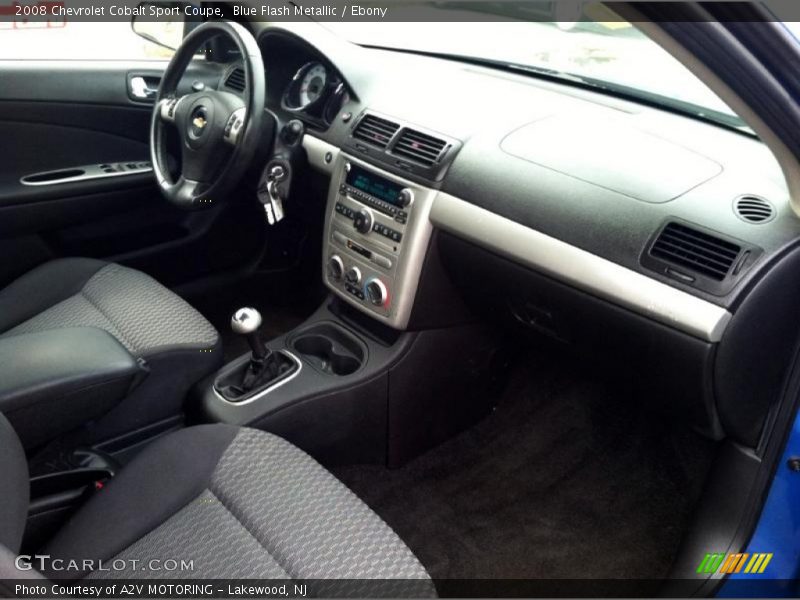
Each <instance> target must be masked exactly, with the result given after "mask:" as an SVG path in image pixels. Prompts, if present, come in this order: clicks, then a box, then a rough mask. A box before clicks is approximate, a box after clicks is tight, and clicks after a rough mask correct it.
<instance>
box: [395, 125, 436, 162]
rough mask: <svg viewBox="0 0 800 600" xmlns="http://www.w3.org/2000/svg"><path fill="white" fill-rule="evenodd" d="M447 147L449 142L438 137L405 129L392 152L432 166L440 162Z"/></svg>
mask: <svg viewBox="0 0 800 600" xmlns="http://www.w3.org/2000/svg"><path fill="white" fill-rule="evenodd" d="M446 145H447V142H445V141H444V140H442V139H439V138H437V137H433V136H431V135H428V134H426V133H422V132H421V131H416V130H414V129H404V130H403V131H402V132H401V133H400V137H399V138H398V139H397V143H396V144H395V145H394V148H392V152H393V153H394V154H397V155H399V156H403V157H405V158H410V159H412V160H415V161H417V162H419V163H422V164H423V165H428V166H430V165H433V164H436V163H437V162H438V161H439V157H440V156H441V154H442V151H443V150H444V148H445V146H446Z"/></svg>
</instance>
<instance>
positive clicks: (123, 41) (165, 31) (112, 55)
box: [0, 0, 184, 60]
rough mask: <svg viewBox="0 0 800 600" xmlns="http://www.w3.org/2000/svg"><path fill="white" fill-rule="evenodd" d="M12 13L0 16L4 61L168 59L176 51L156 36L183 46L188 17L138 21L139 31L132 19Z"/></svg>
mask: <svg viewBox="0 0 800 600" xmlns="http://www.w3.org/2000/svg"><path fill="white" fill-rule="evenodd" d="M2 4H3V0H0V5H2ZM16 4H17V3H16V2H14V3H12V8H13V7H14V6H15V5H16ZM42 4H47V3H45V2H42V3H39V5H42ZM30 6H36V4H31V5H30ZM11 18H12V19H13V20H9V19H7V18H4V19H1V20H0V60H9V59H11V60H20V59H21V60H164V59H169V58H171V57H172V55H173V54H174V51H173V50H171V49H170V48H167V47H165V46H164V45H160V44H157V43H155V42H154V41H151V40H159V41H161V42H162V43H164V42H167V43H169V45H170V46H171V47H173V48H177V47H178V46H179V45H180V42H181V40H182V38H183V26H184V21H183V19H175V20H174V21H169V20H161V21H148V22H141V23H137V24H136V31H134V30H133V28H132V27H131V23H130V22H129V21H103V22H93V23H89V22H84V21H70V20H69V19H68V18H66V17H58V16H52V15H47V16H44V17H42V16H37V15H28V16H24V15H23V16H16V15H12V17H11Z"/></svg>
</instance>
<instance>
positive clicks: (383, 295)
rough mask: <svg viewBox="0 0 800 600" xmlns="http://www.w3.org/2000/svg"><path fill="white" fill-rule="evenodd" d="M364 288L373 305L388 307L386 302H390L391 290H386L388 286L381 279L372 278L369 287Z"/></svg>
mask: <svg viewBox="0 0 800 600" xmlns="http://www.w3.org/2000/svg"><path fill="white" fill-rule="evenodd" d="M364 287H365V291H366V293H367V298H368V299H369V301H370V302H371V303H372V304H374V305H375V306H386V302H387V301H388V300H389V290H387V289H386V285H385V284H384V283H383V282H382V281H381V280H380V279H377V278H372V279H370V280H369V281H367V285H366V286H364Z"/></svg>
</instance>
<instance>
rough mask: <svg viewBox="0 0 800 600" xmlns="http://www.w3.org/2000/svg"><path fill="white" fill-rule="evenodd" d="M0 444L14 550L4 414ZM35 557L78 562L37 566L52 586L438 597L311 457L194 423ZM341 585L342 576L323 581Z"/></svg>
mask: <svg viewBox="0 0 800 600" xmlns="http://www.w3.org/2000/svg"><path fill="white" fill-rule="evenodd" d="M0 444H1V445H0V449H2V458H0V461H3V462H5V463H6V464H3V465H0V466H2V467H3V470H4V473H8V475H9V479H8V480H7V485H4V486H3V487H2V489H0V502H2V503H3V505H4V506H7V507H8V510H7V511H4V512H5V515H4V516H3V517H0V543H1V544H2V545H5V546H6V548H7V549H9V550H11V552H12V553H13V552H17V551H18V548H19V543H20V537H21V533H22V528H21V525H20V523H21V522H22V521H24V514H25V512H24V511H25V509H26V507H27V484H28V482H27V479H26V469H25V466H24V462H23V463H22V466H20V462H21V461H24V456H23V455H22V451H21V449H20V448H19V443H18V441H17V440H16V439H15V438H14V436H13V431H12V430H11V428H10V426H9V425H8V422H7V421H6V420H5V418H3V417H2V415H0ZM0 550H1V549H0ZM39 554H44V555H50V557H51V559H53V560H54V559H64V563H63V564H67V563H69V561H75V562H74V563H73V564H76V565H78V566H79V567H80V569H81V570H68V571H64V570H49V571H48V570H46V569H45V570H44V572H43V575H44V576H47V577H50V578H58V579H60V580H61V579H80V578H121V579H133V578H136V579H141V578H155V579H164V578H181V579H201V578H202V579H242V578H251V579H252V578H258V579H294V580H297V579H302V580H324V581H311V582H309V586H310V588H311V591H312V592H313V593H315V594H316V595H324V596H329V595H335V596H340V595H345V596H347V595H358V596H361V597H364V596H373V595H375V596H377V595H383V596H406V595H415V596H419V595H427V596H430V595H433V594H434V588H433V585H432V582H431V581H430V578H429V575H428V574H427V572H426V571H425V569H424V567H423V566H422V565H421V564H420V563H419V561H418V560H417V558H416V557H415V556H414V554H413V553H412V552H411V550H409V548H408V547H407V546H406V545H405V544H404V543H403V542H402V541H401V540H400V538H398V537H397V535H396V534H395V533H394V531H392V529H391V528H389V526H388V525H386V523H384V522H383V521H382V520H381V519H380V517H378V516H377V515H376V514H375V513H374V512H373V511H372V510H371V509H370V508H368V507H367V506H366V504H364V503H363V502H362V501H361V500H360V499H358V498H357V497H356V496H355V495H354V494H353V493H352V492H351V491H350V490H349V489H348V488H347V487H346V486H344V485H343V484H342V483H341V482H339V480H337V479H336V478H335V477H334V476H333V475H332V474H330V473H329V472H328V471H326V470H325V469H324V468H323V467H322V466H321V465H319V464H318V463H317V462H316V461H314V459H312V458H311V457H310V456H308V455H307V454H305V453H304V452H303V451H301V450H300V449H298V448H297V447H295V446H293V445H292V444H290V443H289V442H287V441H285V440H283V439H282V438H279V437H277V436H275V435H272V434H269V433H266V432H263V431H258V430H255V429H248V428H239V427H233V426H228V425H201V426H197V427H191V428H188V429H184V430H181V431H179V432H177V433H174V434H171V435H169V436H166V437H164V438H162V439H160V440H159V441H157V442H154V443H153V444H151V445H150V446H149V447H147V448H146V449H145V450H144V451H143V452H142V453H141V454H140V455H139V456H137V457H136V458H135V459H134V460H133V461H132V462H131V463H130V464H129V465H128V466H127V467H125V468H124V469H123V470H122V472H121V473H120V474H119V475H118V476H117V477H116V478H114V479H113V480H112V481H111V482H110V483H109V484H108V485H107V486H106V487H105V488H104V489H102V490H100V491H99V492H96V493H95V495H94V496H93V497H92V498H91V499H90V500H89V501H88V502H87V503H86V505H84V506H83V507H82V508H81V509H80V510H79V511H78V512H77V513H76V514H75V515H74V516H73V517H72V518H71V519H70V520H69V522H68V523H67V524H66V525H65V526H64V527H63V528H62V530H61V531H60V532H59V533H58V534H57V535H56V536H55V538H54V539H53V540H51V541H50V543H48V544H47V545H46V546H45V548H43V549H42V550H41V552H40V553H39ZM6 555H7V553H6ZM3 556H4V553H3V552H0V562H3V560H4V559H3V558H2V557H3ZM153 559H156V560H160V561H162V563H163V561H165V560H168V559H173V560H177V561H178V562H180V561H181V560H183V561H192V563H193V564H192V568H191V569H187V570H185V571H181V570H180V569H177V570H172V571H164V570H149V569H147V568H145V569H144V570H142V565H145V566H146V565H149V564H150V561H151V560H153ZM120 560H125V561H126V562H125V563H124V566H125V568H119V569H117V568H114V569H110V570H102V571H99V570H97V569H96V567H97V565H99V564H100V563H99V561H103V564H105V565H110V564H112V563H114V564H116V565H118V566H123V563H121V562H119V561H120ZM87 561H88V562H87ZM133 561H138V562H135V563H134V562H133ZM57 564H61V563H57ZM133 565H136V567H135V568H134V566H133ZM8 568H9V567H8V565H5V566H3V567H2V569H0V571H1V572H6V573H7V572H8ZM341 579H345V580H348V581H347V582H339V583H336V582H332V581H330V580H341ZM364 580H373V581H372V582H367V581H364ZM315 588H316V589H315Z"/></svg>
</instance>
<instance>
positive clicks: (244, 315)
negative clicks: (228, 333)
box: [231, 306, 269, 361]
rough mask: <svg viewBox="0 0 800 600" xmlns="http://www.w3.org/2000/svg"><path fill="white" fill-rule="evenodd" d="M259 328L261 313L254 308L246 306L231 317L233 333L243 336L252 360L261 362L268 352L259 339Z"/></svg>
mask: <svg viewBox="0 0 800 600" xmlns="http://www.w3.org/2000/svg"><path fill="white" fill-rule="evenodd" d="M259 327H261V313H260V312H258V311H257V310H256V309H255V308H250V307H248V306H246V307H244V308H240V309H239V310H237V311H236V312H235V313H234V314H233V316H232V317H231V329H233V333H238V334H239V335H243V336H245V337H246V338H247V343H248V344H250V349H251V350H252V351H253V359H255V360H258V361H262V360H264V359H265V358H266V357H267V354H268V353H269V351H268V350H267V347H266V346H265V345H264V341H263V340H262V339H261V334H260V332H259V331H258V329H259Z"/></svg>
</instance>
